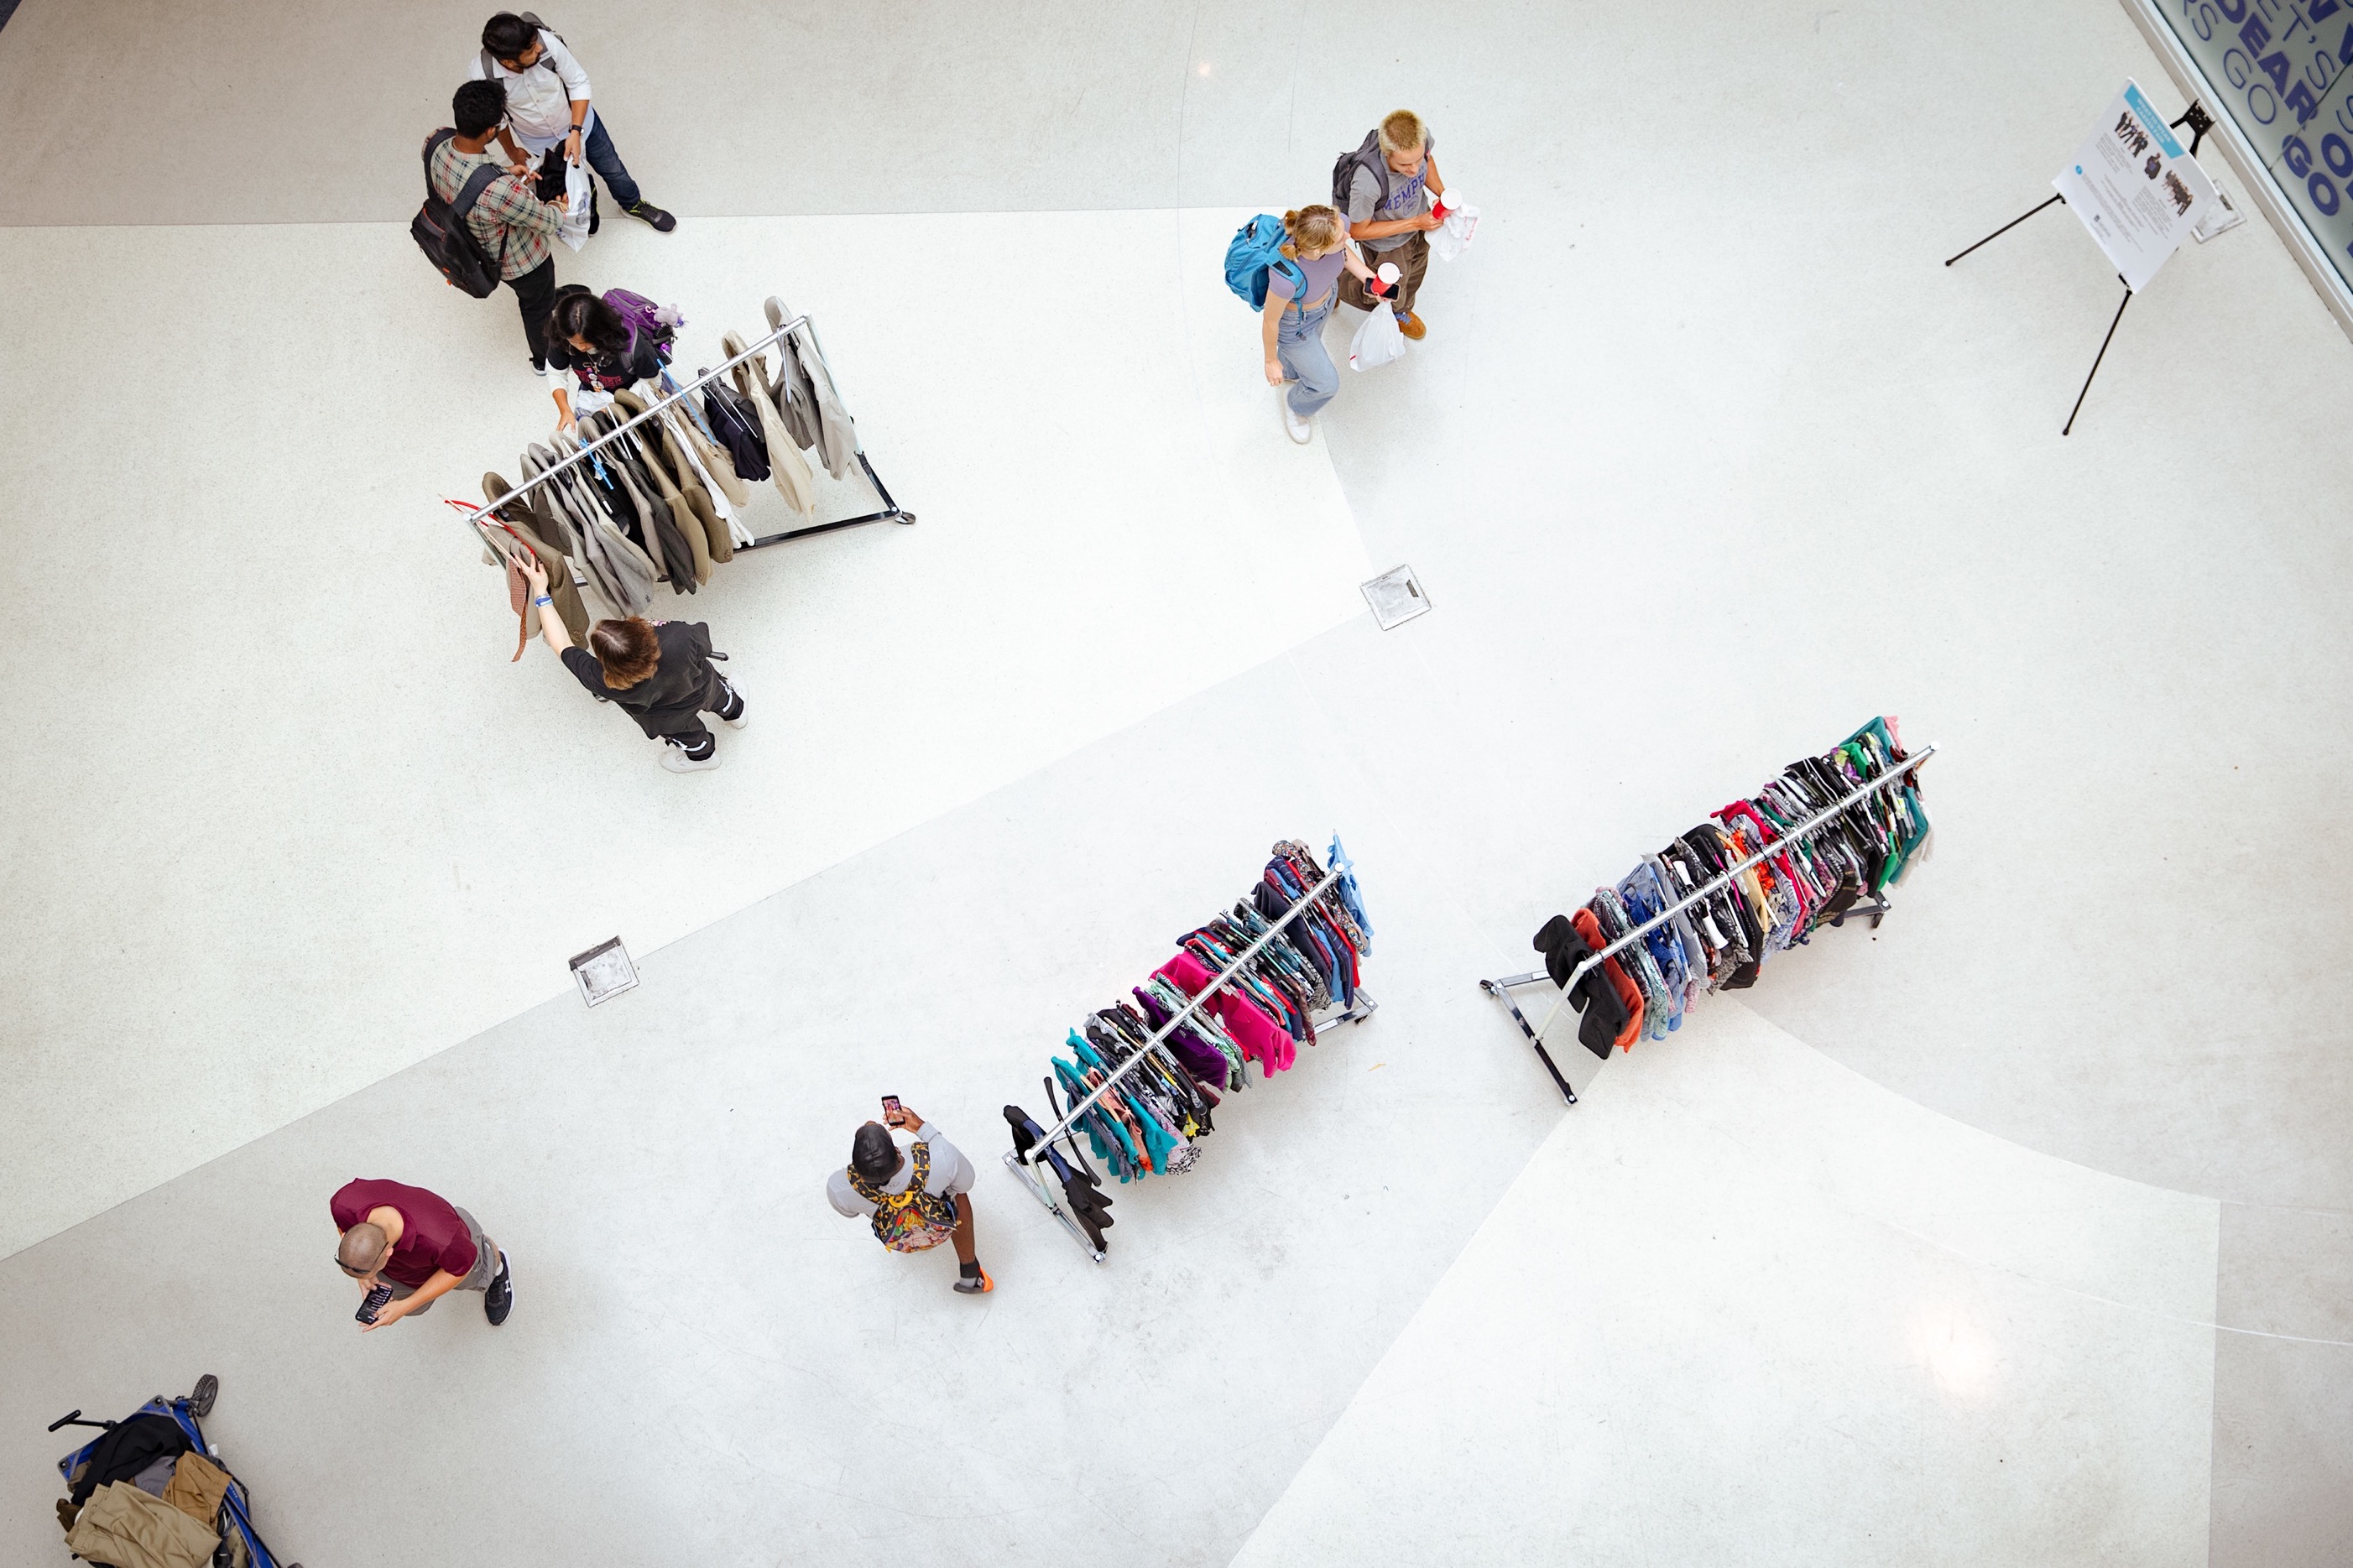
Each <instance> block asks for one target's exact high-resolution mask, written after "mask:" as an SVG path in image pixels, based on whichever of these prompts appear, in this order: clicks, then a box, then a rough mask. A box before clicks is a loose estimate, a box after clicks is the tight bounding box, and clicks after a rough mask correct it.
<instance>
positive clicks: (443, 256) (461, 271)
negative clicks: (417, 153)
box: [408, 130, 507, 300]
mask: <svg viewBox="0 0 2353 1568" xmlns="http://www.w3.org/2000/svg"><path fill="white" fill-rule="evenodd" d="M456 134H458V133H457V132H455V131H446V130H445V131H437V132H434V133H433V135H432V138H431V139H430V140H429V141H427V142H426V143H425V205H423V206H421V207H419V208H417V216H415V217H413V218H411V219H410V220H409V222H408V234H409V237H410V238H412V239H414V240H416V241H417V249H419V250H421V251H423V252H424V253H425V259H426V260H427V261H429V262H431V263H433V266H434V269H435V270H436V271H438V272H439V273H440V274H441V276H442V277H443V278H444V279H447V280H448V284H449V287H450V288H452V289H464V290H465V291H466V292H467V293H469V294H471V295H472V296H473V297H474V298H475V299H477V300H487V299H489V298H490V297H491V295H493V294H495V293H497V292H498V291H499V264H500V262H501V261H502V260H504V259H505V257H506V252H507V247H506V240H505V239H504V238H503V237H501V239H500V241H499V254H498V255H496V256H492V255H491V254H490V253H489V252H487V251H485V250H484V249H483V248H482V242H481V241H480V240H479V239H476V238H475V237H474V231H473V230H472V229H470V228H468V227H467V226H466V215H467V214H468V213H470V212H471V211H473V209H474V204H475V203H476V202H477V201H480V199H481V195H482V193H483V192H484V191H486V190H488V189H490V188H491V181H492V180H495V179H497V178H498V177H499V176H500V175H501V174H505V173H506V171H505V170H504V169H501V168H500V167H499V166H498V165H497V164H496V163H485V164H483V165H482V166H481V167H480V168H479V169H476V170H475V171H474V172H473V173H472V174H469V175H467V176H466V184H465V188H464V189H462V190H460V191H459V193H458V197H457V199H456V200H455V201H448V202H445V201H443V200H442V199H441V194H440V193H439V192H438V191H437V190H435V189H434V188H433V153H434V152H435V150H436V149H438V147H439V146H440V145H441V143H442V142H447V141H448V140H449V138H451V137H452V136H455V135H456Z"/></svg>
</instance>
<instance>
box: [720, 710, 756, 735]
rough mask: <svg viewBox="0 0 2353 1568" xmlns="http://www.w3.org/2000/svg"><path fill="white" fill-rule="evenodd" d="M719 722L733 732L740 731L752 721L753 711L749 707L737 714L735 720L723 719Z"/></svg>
mask: <svg viewBox="0 0 2353 1568" xmlns="http://www.w3.org/2000/svg"><path fill="white" fill-rule="evenodd" d="M751 721H752V710H751V709H750V708H749V707H748V706H747V707H746V708H745V709H744V711H743V712H741V713H738V714H736V715H735V717H733V719H722V720H720V722H721V723H722V724H724V725H726V726H727V727H728V728H729V729H731V730H740V729H742V728H743V727H744V725H746V724H749V723H750V722H751Z"/></svg>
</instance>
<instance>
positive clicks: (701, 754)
mask: <svg viewBox="0 0 2353 1568" xmlns="http://www.w3.org/2000/svg"><path fill="white" fill-rule="evenodd" d="M712 674H713V675H719V672H718V671H717V670H715V669H714V670H712ZM719 691H720V698H719V700H718V701H717V702H716V703H714V704H712V706H710V707H707V708H705V709H704V710H703V711H704V712H706V713H716V714H718V715H719V717H720V718H721V719H723V720H729V721H733V720H736V719H741V718H742V717H744V694H743V693H742V692H740V691H738V690H736V689H734V688H733V687H732V686H730V685H728V684H727V678H726V677H725V676H723V675H720V676H719ZM662 739H663V740H665V741H668V742H670V744H671V745H673V746H676V747H677V748H678V749H679V750H680V751H681V752H685V753H686V755H687V758H688V760H689V761H691V762H697V763H699V762H701V761H702V759H703V758H705V757H707V756H709V755H710V754H711V751H712V747H714V746H716V745H718V744H719V737H718V736H716V735H714V734H712V732H711V731H708V730H706V729H704V728H703V727H702V720H700V719H697V720H696V721H694V728H693V729H691V730H681V731H678V732H677V733H676V734H671V735H664V736H663V737H662Z"/></svg>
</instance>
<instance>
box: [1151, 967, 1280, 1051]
mask: <svg viewBox="0 0 2353 1568" xmlns="http://www.w3.org/2000/svg"><path fill="white" fill-rule="evenodd" d="M1154 973H1156V974H1158V975H1160V976H1161V977H1162V978H1163V979H1165V980H1166V981H1168V982H1169V983H1170V984H1174V985H1175V986H1176V988H1177V989H1178V990H1180V991H1182V992H1184V993H1185V994H1186V995H1187V996H1198V995H1199V994H1201V993H1202V992H1203V991H1205V990H1207V989H1208V984H1209V982H1210V981H1211V980H1214V979H1215V978H1217V976H1216V975H1215V974H1214V973H1212V972H1210V971H1209V970H1207V969H1204V968H1203V967H1202V966H1201V961H1200V960H1199V959H1198V958H1195V957H1194V956H1193V955H1192V954H1191V953H1189V952H1179V953H1178V954H1177V955H1176V957H1174V958H1172V959H1170V960H1169V961H1168V962H1167V963H1164V964H1162V965H1161V966H1160V967H1159V968H1158V969H1157V970H1155V971H1154ZM1208 1015H1209V1016H1210V1017H1212V1018H1215V1019H1216V1020H1217V1021H1218V1022H1219V1023H1220V1024H1222V1025H1224V1026H1225V1029H1226V1033H1227V1034H1229V1035H1231V1036H1232V1037H1234V1044H1236V1045H1238V1046H1240V1047H1241V1048H1242V1055H1243V1056H1245V1057H1248V1058H1250V1060H1252V1061H1254V1062H1256V1063H1258V1066H1259V1071H1260V1072H1261V1073H1278V1072H1282V1071H1284V1070H1286V1069H1287V1068H1290V1066H1291V1064H1292V1063H1293V1061H1295V1060H1297V1059H1298V1057H1299V1044H1298V1042H1297V1041H1295V1040H1293V1038H1292V1037H1291V1031H1290V1030H1288V1029H1286V1028H1284V1027H1283V1026H1282V1025H1280V1024H1278V1023H1276V1022H1275V1021H1274V1020H1273V1019H1272V1018H1270V1017H1268V1016H1266V1010H1265V1009H1264V1008H1262V1007H1261V1006H1260V1005H1258V1004H1257V1003H1255V1002H1253V1001H1251V1000H1250V998H1249V997H1247V996H1244V995H1243V994H1241V993H1240V992H1239V991H1237V990H1235V989H1234V987H1232V986H1230V985H1229V986H1227V987H1226V988H1225V989H1224V990H1223V991H1220V992H1219V993H1218V994H1216V995H1215V996H1213V997H1211V998H1210V999H1209V1005H1208Z"/></svg>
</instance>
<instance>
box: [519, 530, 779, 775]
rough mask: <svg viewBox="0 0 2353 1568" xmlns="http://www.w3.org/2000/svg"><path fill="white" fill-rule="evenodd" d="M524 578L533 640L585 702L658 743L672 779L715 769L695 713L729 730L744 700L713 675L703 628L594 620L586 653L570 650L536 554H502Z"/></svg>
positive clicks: (711, 747) (740, 718)
mask: <svg viewBox="0 0 2353 1568" xmlns="http://www.w3.org/2000/svg"><path fill="white" fill-rule="evenodd" d="M509 559H510V560H511V561H512V562H513V563H514V564H515V566H516V567H517V568H518V569H519V570H520V571H521V572H522V574H523V575H524V576H526V577H528V578H529V579H531V602H532V603H533V605H537V606H539V634H540V636H541V637H543V638H544V639H545V640H546V643H547V646H548V647H550V648H553V649H554V652H555V657H556V658H560V659H562V660H563V661H564V668H566V669H568V670H570V671H571V672H572V673H573V676H574V677H575V679H577V680H578V681H579V682H580V684H581V685H582V686H584V687H586V688H587V689H588V692H589V694H590V695H591V696H593V697H595V698H596V699H597V700H600V701H605V702H611V703H615V704H617V705H618V706H619V707H620V708H621V709H623V710H625V711H627V712H628V715H629V717H630V718H632V719H635V720H636V721H638V728H639V729H640V730H643V731H645V732H646V733H647V735H649V737H651V738H652V739H654V740H657V741H659V742H662V749H661V765H662V766H663V767H665V768H668V769H669V770H670V772H672V773H701V772H702V771H703V770H704V769H706V768H715V767H717V766H718V765H719V742H718V738H717V737H716V736H714V735H712V732H711V731H708V730H706V729H704V728H703V727H702V715H703V714H705V713H712V714H716V715H717V716H718V719H719V721H720V722H721V723H723V724H724V725H726V726H727V727H728V728H729V729H731V730H741V729H742V728H744V694H743V693H742V692H740V691H737V690H736V689H734V688H733V686H731V685H729V684H728V683H727V678H726V677H725V676H723V675H722V674H720V673H719V671H717V670H716V669H713V668H712V666H711V661H712V659H714V658H726V657H727V656H726V655H725V654H723V653H714V652H713V651H712V647H711V628H710V627H709V626H705V625H703V624H702V622H701V621H649V620H645V619H643V618H641V617H639V616H630V617H628V619H627V620H619V621H598V622H597V623H596V625H595V626H591V627H589V628H588V647H587V649H586V650H585V651H584V650H583V649H580V648H576V647H573V646H572V637H571V634H570V633H569V632H567V631H565V629H564V619H563V617H562V616H558V615H557V614H556V613H555V607H554V600H553V599H552V598H551V597H550V596H549V595H548V592H547V568H546V567H545V566H544V565H543V564H541V563H540V560H539V557H538V556H537V555H536V554H533V553H530V552H525V553H524V554H522V556H519V557H518V556H510V557H509Z"/></svg>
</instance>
